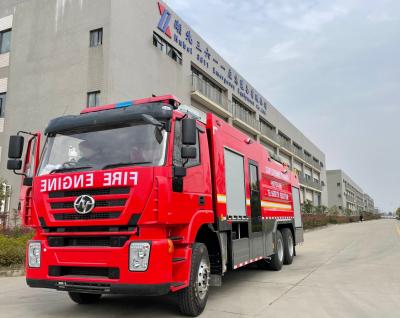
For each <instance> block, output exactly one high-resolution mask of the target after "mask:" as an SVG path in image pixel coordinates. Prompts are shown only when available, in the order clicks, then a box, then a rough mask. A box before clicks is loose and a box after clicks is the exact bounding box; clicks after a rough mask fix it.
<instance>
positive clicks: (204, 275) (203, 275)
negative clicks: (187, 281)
mask: <svg viewBox="0 0 400 318" xmlns="http://www.w3.org/2000/svg"><path fill="white" fill-rule="evenodd" d="M209 285H210V267H209V265H208V263H207V262H206V260H205V259H202V260H201V262H200V266H199V270H198V272H197V282H196V287H197V288H196V290H197V295H198V297H199V298H200V299H201V300H203V299H204V298H205V297H206V295H207V292H208V287H209Z"/></svg>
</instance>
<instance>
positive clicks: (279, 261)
mask: <svg viewBox="0 0 400 318" xmlns="http://www.w3.org/2000/svg"><path fill="white" fill-rule="evenodd" d="M275 246H276V253H275V254H274V255H272V257H271V260H270V261H269V264H268V268H269V269H272V270H274V271H280V270H281V269H282V265H283V255H284V252H283V246H284V243H283V236H282V233H281V231H280V230H277V231H276V238H275ZM278 249H279V250H278Z"/></svg>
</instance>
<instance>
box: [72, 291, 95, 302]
mask: <svg viewBox="0 0 400 318" xmlns="http://www.w3.org/2000/svg"><path fill="white" fill-rule="evenodd" d="M68 295H69V297H70V298H71V299H72V300H73V301H74V302H76V303H77V304H79V305H88V304H93V303H96V302H98V301H99V299H100V297H101V294H85V293H75V292H69V293H68Z"/></svg>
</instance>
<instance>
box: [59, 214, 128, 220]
mask: <svg viewBox="0 0 400 318" xmlns="http://www.w3.org/2000/svg"><path fill="white" fill-rule="evenodd" d="M120 215H121V212H95V213H93V212H92V213H89V214H77V213H57V214H54V219H55V220H57V221H72V220H102V219H117V218H119V216H120Z"/></svg>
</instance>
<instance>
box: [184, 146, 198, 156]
mask: <svg viewBox="0 0 400 318" xmlns="http://www.w3.org/2000/svg"><path fill="white" fill-rule="evenodd" d="M181 157H182V159H196V157H197V148H196V147H182V150H181Z"/></svg>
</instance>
